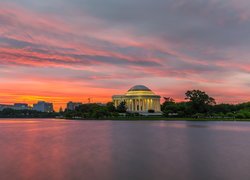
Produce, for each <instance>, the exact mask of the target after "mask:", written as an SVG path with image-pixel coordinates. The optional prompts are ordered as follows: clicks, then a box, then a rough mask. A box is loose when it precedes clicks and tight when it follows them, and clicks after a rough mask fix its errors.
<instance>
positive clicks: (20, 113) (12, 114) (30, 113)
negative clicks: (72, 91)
mask: <svg viewBox="0 0 250 180" xmlns="http://www.w3.org/2000/svg"><path fill="white" fill-rule="evenodd" d="M58 115H59V114H58V113H55V112H53V113H47V112H39V111H34V110H28V109H27V110H14V109H10V108H7V109H3V110H2V111H0V118H55V117H56V116H58Z"/></svg>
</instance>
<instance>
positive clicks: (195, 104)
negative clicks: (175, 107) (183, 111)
mask: <svg viewBox="0 0 250 180" xmlns="http://www.w3.org/2000/svg"><path fill="white" fill-rule="evenodd" d="M185 95H186V98H185V99H186V100H189V102H188V105H189V106H190V110H191V111H192V113H207V112H208V111H209V109H210V106H212V105H215V104H216V102H215V99H214V98H212V97H210V96H209V95H207V94H206V93H205V92H203V91H200V90H191V91H187V92H186V93H185Z"/></svg>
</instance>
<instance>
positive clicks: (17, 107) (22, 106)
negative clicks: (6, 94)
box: [12, 103, 29, 110]
mask: <svg viewBox="0 0 250 180" xmlns="http://www.w3.org/2000/svg"><path fill="white" fill-rule="evenodd" d="M12 109H15V110H25V109H29V105H28V104H26V103H15V104H14V105H13V107H12Z"/></svg>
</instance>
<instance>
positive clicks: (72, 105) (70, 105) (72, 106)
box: [67, 101, 82, 111]
mask: <svg viewBox="0 0 250 180" xmlns="http://www.w3.org/2000/svg"><path fill="white" fill-rule="evenodd" d="M80 105H82V103H81V102H72V101H70V102H68V103H67V109H68V110H72V111H73V110H75V109H76V108H77V107H79V106H80Z"/></svg>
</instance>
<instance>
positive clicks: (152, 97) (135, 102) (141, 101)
mask: <svg viewBox="0 0 250 180" xmlns="http://www.w3.org/2000/svg"><path fill="white" fill-rule="evenodd" d="M112 99H113V103H114V105H115V107H117V106H119V104H120V103H121V102H123V101H125V102H126V106H127V111H128V112H138V113H148V111H149V110H153V111H154V112H155V113H160V112H161V105H160V99H161V96H159V95H156V94H155V93H154V92H153V91H151V90H150V89H149V88H148V87H146V86H144V85H136V86H133V87H132V88H130V89H129V90H128V91H127V93H125V94H124V95H114V96H112Z"/></svg>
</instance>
